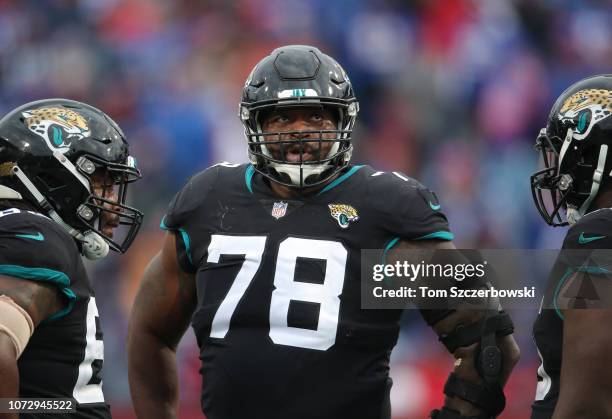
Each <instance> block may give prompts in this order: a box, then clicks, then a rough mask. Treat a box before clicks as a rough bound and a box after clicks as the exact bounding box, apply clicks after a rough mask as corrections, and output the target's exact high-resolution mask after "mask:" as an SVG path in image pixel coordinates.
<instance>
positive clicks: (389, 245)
mask: <svg viewBox="0 0 612 419" xmlns="http://www.w3.org/2000/svg"><path fill="white" fill-rule="evenodd" d="M399 239H400V238H399V237H394V238H392V239H391V240H389V241H388V242H387V245H386V246H385V250H383V255H382V264H383V265H384V264H386V263H387V253H388V252H389V250H391V249H392V248H393V246H395V245H396V244H397V242H398V241H399Z"/></svg>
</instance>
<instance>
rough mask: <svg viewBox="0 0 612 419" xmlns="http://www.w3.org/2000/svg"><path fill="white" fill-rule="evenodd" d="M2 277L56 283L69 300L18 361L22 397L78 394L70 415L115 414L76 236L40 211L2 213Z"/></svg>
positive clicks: (86, 418)
mask: <svg viewBox="0 0 612 419" xmlns="http://www.w3.org/2000/svg"><path fill="white" fill-rule="evenodd" d="M0 275H5V276H11V277H15V278H20V279H23V280H28V281H41V282H46V283H51V284H53V285H55V286H57V288H58V290H59V291H60V293H61V295H62V296H63V298H64V300H65V306H64V308H63V309H62V310H61V311H59V312H57V313H55V314H53V315H52V316H51V317H49V318H47V319H45V320H43V321H42V322H41V323H40V324H39V325H38V326H37V327H36V329H35V330H34V334H33V335H32V337H31V338H30V340H29V342H28V344H27V346H26V348H25V350H24V351H23V353H22V354H21V357H20V358H19V360H18V367H19V385H20V388H19V396H20V397H44V398H59V397H68V398H74V399H75V400H76V403H77V405H76V409H77V412H76V413H72V414H67V416H70V417H71V418H72V417H74V418H75V419H76V418H83V419H89V418H110V417H111V415H110V410H109V407H108V405H107V404H106V403H105V401H104V396H103V394H102V381H101V372H102V363H103V359H104V354H103V352H104V346H103V342H102V330H101V329H100V321H99V318H98V309H97V308H96V299H95V296H94V292H93V288H92V285H91V283H90V281H89V278H88V277H87V273H86V271H85V268H84V266H83V262H82V260H81V257H80V253H79V250H78V248H77V244H76V242H75V241H74V239H72V237H71V236H70V235H69V234H68V233H67V232H66V231H65V230H64V229H63V228H62V227H61V226H59V225H58V224H57V223H55V222H54V221H52V220H50V219H49V218H47V217H45V216H43V215H41V214H38V213H35V212H29V211H24V210H19V209H15V208H13V209H7V210H4V211H0ZM59 416H61V414H58V413H53V414H29V413H28V414H21V417H22V418H57V417H59Z"/></svg>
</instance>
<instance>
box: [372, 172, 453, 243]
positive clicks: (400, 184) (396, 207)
mask: <svg viewBox="0 0 612 419" xmlns="http://www.w3.org/2000/svg"><path fill="white" fill-rule="evenodd" d="M380 178H382V179H380V181H381V184H382V185H381V186H380V187H379V188H377V189H380V191H379V192H378V193H377V195H378V198H377V200H378V201H379V203H378V205H379V206H380V207H381V208H382V212H383V213H384V214H385V215H384V220H385V221H384V222H385V227H386V229H387V230H389V232H390V233H391V234H392V235H394V236H396V237H399V238H400V239H404V240H429V239H440V240H453V234H452V233H451V231H450V228H449V225H448V220H447V219H446V216H445V215H444V213H443V212H442V205H441V204H440V201H439V200H438V197H437V196H436V194H434V193H433V192H432V191H430V190H429V189H428V188H427V187H425V186H423V185H422V184H420V183H419V182H417V181H416V180H414V179H412V178H409V177H407V176H405V175H402V174H401V173H397V172H394V173H386V174H384V175H383V176H380Z"/></svg>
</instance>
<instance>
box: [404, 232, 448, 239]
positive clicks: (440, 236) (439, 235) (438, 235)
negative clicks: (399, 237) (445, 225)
mask: <svg viewBox="0 0 612 419" xmlns="http://www.w3.org/2000/svg"><path fill="white" fill-rule="evenodd" d="M454 238H455V235H454V234H453V233H451V232H450V231H435V232H433V233H429V234H426V235H425V236H421V237H417V238H416V239H413V240H431V239H440V240H448V241H451V240H453V239H454Z"/></svg>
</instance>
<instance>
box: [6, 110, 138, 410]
mask: <svg viewBox="0 0 612 419" xmlns="http://www.w3.org/2000/svg"><path fill="white" fill-rule="evenodd" d="M138 178H140V172H139V171H138V169H137V168H136V165H135V160H134V158H133V157H131V156H130V155H129V152H128V144H127V142H126V140H125V137H124V134H123V132H122V131H121V129H120V128H119V127H118V126H117V124H116V123H115V122H114V121H113V120H112V119H110V118H109V117H108V116H107V115H106V114H105V113H103V112H102V111H100V110H98V109H96V108H94V107H91V106H89V105H86V104H84V103H80V102H75V101H72V100H66V99H47V100H41V101H37V102H32V103H28V104H25V105H23V106H20V107H19V108H17V109H14V110H12V111H11V112H9V113H8V114H7V115H6V116H5V117H4V118H2V120H0V377H2V379H1V380H0V398H17V397H22V398H31V397H42V398H52V399H56V398H70V399H74V403H75V405H73V406H72V407H74V408H76V413H72V414H70V417H75V418H110V409H109V408H108V405H107V404H106V403H105V400H104V394H103V392H102V366H103V360H104V353H103V349H104V348H103V341H102V330H101V328H100V322H99V319H98V309H97V307H96V300H95V293H94V290H93V287H92V284H91V282H90V280H89V278H88V277H87V273H86V271H85V268H84V266H83V262H82V260H81V257H80V256H81V255H84V256H85V257H87V258H88V259H92V260H96V259H101V258H103V257H105V256H106V255H107V254H108V251H109V249H113V250H115V251H118V252H124V251H126V250H127V248H128V247H129V245H130V243H131V242H132V240H133V239H134V237H135V236H136V233H137V232H138V229H139V227H140V224H141V220H142V213H141V212H140V211H138V210H136V209H134V208H131V207H129V206H127V205H126V204H125V199H126V193H127V187H128V184H129V183H131V182H132V181H134V180H136V179H138ZM120 226H121V228H118V227H120ZM57 406H58V407H59V404H58V405H57ZM64 407H65V406H64ZM5 417H7V418H17V417H18V414H17V413H15V414H7V415H6V416H5ZM20 417H22V418H25V417H27V418H47V417H58V414H57V413H47V414H46V413H44V410H41V411H40V412H39V413H27V414H26V413H23V414H22V415H21V416H20Z"/></svg>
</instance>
